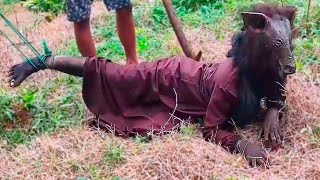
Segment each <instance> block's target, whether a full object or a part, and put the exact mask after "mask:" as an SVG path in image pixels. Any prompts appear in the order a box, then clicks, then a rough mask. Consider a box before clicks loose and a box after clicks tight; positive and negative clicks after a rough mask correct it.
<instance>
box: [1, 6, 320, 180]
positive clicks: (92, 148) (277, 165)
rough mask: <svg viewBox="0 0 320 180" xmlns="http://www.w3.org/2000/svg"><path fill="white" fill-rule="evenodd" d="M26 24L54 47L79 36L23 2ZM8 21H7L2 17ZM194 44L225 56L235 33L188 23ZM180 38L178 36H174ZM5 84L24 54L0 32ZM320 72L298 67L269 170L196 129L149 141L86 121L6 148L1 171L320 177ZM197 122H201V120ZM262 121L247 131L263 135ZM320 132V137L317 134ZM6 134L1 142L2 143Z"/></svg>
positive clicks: (33, 36) (7, 175)
mask: <svg viewBox="0 0 320 180" xmlns="http://www.w3.org/2000/svg"><path fill="white" fill-rule="evenodd" d="M17 9H18V10H17V11H18V13H16V14H15V13H11V14H10V15H9V18H10V19H12V20H14V19H15V16H17V18H18V19H23V20H21V21H20V20H19V27H20V28H21V27H26V28H28V26H30V24H31V25H34V26H37V28H36V30H34V31H30V32H28V38H29V39H30V40H35V41H36V40H39V39H47V40H48V43H49V46H50V47H51V48H52V49H54V50H55V49H58V48H60V49H61V48H63V47H64V46H65V44H66V43H67V42H68V41H69V40H70V39H72V38H73V29H72V24H70V23H68V22H67V21H66V17H65V16H64V15H63V16H60V17H57V18H55V19H54V20H53V22H51V23H48V22H45V21H40V20H39V19H41V18H39V17H37V15H34V14H32V13H30V12H26V11H24V10H22V9H19V7H17ZM95 9H96V11H95V12H94V15H93V16H94V17H95V18H94V22H95V23H97V22H99V18H100V17H102V16H103V15H105V14H106V13H107V11H106V10H105V7H104V5H102V3H101V2H98V3H95ZM0 26H1V24H0ZM186 32H187V36H188V38H189V39H191V40H192V41H193V42H195V43H194V44H193V45H194V46H195V47H197V48H199V49H202V50H203V51H204V55H205V58H206V60H208V59H213V58H214V59H221V60H222V59H223V58H224V57H225V54H226V52H227V50H228V49H229V39H228V38H226V40H225V42H224V43H221V42H220V41H215V40H209V39H208V38H207V37H208V34H206V33H205V32H204V33H201V32H198V31H196V30H187V31H186ZM172 41H173V43H174V44H177V41H176V40H172ZM0 59H1V60H0V82H1V83H0V85H1V87H4V88H5V89H7V90H8V91H9V92H12V93H14V92H15V91H16V90H13V89H10V88H9V87H8V85H7V83H6V78H5V75H6V71H7V70H8V68H9V67H10V66H11V65H13V64H14V63H17V62H20V61H21V57H20V56H19V55H18V54H16V53H15V52H14V51H13V50H12V48H11V47H8V43H7V42H6V40H5V39H3V38H2V37H0ZM56 76H59V75H58V74H57V73H54V72H41V73H38V74H37V75H35V76H32V78H30V79H28V80H27V81H26V83H24V84H23V85H22V86H21V87H20V88H24V86H28V85H30V84H32V83H34V81H36V82H37V83H38V82H39V83H40V84H41V83H44V82H46V81H48V80H50V79H52V78H54V77H56ZM319 83H320V76H319V71H318V72H314V73H313V74H311V75H306V74H303V73H296V74H295V75H293V76H292V77H291V78H290V79H289V82H288V86H287V94H288V106H289V111H288V114H287V116H286V118H285V120H286V125H285V143H284V147H283V148H282V149H280V150H278V151H277V152H271V156H272V166H271V168H270V169H268V170H264V169H261V168H250V167H249V166H248V165H247V164H246V162H245V160H244V159H243V157H241V156H240V155H232V154H229V153H228V152H226V151H225V150H223V149H222V148H221V147H219V146H217V145H215V144H211V143H208V142H206V141H204V140H203V139H202V138H201V134H200V133H199V132H197V133H196V134H195V135H191V136H185V135H182V134H181V133H178V132H172V134H170V135H166V136H162V137H155V138H154V139H153V140H152V141H151V142H149V143H137V142H135V141H133V140H132V139H122V138H118V137H114V136H112V135H110V134H106V133H104V132H100V131H98V130H92V129H89V128H88V127H87V126H86V125H83V126H82V127H80V128H76V129H62V130H60V131H59V132H57V133H55V134H54V135H50V136H47V135H42V136H40V137H38V138H36V139H35V140H33V141H32V142H31V143H30V144H29V145H19V146H18V147H16V148H14V149H12V150H7V149H4V148H1V149H0V179H77V178H78V177H88V178H89V179H112V178H113V177H119V178H121V179H141V180H142V179H199V180H202V179H274V180H276V179H279V180H280V179H299V180H300V179H307V180H317V179H318V180H320V144H319V139H320V137H319V134H315V133H314V132H313V131H314V130H315V128H317V127H319V125H320V87H319V85H320V84H319ZM195 128H196V127H195ZM256 130H257V126H255V125H254V126H252V127H248V128H246V129H245V130H241V131H240V133H241V134H242V135H243V136H244V137H246V138H248V139H250V140H252V141H258V140H257V131H256ZM314 138H317V140H318V141H314ZM3 143H4V142H1V144H3ZM110 146H116V147H121V149H122V150H123V156H122V157H121V159H120V160H119V161H121V163H117V164H115V165H106V164H105V163H104V160H103V159H104V154H105V153H106V149H108V148H107V147H110Z"/></svg>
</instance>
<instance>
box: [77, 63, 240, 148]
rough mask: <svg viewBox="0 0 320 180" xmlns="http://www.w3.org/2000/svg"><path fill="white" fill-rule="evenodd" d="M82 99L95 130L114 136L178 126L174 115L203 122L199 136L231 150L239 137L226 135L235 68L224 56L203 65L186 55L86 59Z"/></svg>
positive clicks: (232, 103)
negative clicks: (124, 61)
mask: <svg viewBox="0 0 320 180" xmlns="http://www.w3.org/2000/svg"><path fill="white" fill-rule="evenodd" d="M84 69H85V70H84V82H83V98H84V101H85V104H86V105H87V107H88V108H89V110H90V111H91V112H92V113H93V114H95V115H96V116H97V117H98V118H97V124H96V125H97V126H98V127H100V128H103V129H113V130H115V132H116V133H117V134H119V135H123V136H127V137H128V136H131V135H135V134H140V135H146V134H147V133H148V132H153V133H161V132H167V131H170V130H172V129H175V128H178V127H179V125H180V123H181V122H180V121H179V120H178V119H175V118H172V116H171V113H173V112H174V116H177V117H179V118H181V119H184V120H188V119H189V121H190V122H192V123H197V122H198V120H197V119H198V118H204V125H203V130H202V132H203V136H204V138H205V139H206V140H208V141H214V142H215V143H221V145H222V146H224V147H225V148H227V149H229V150H230V151H233V150H234V149H235V143H236V141H237V140H239V139H240V137H239V136H238V135H237V134H235V133H233V132H228V131H227V127H228V120H229V117H230V116H231V114H232V112H233V109H234V108H235V107H236V106H237V104H238V102H239V100H238V97H237V96H238V92H237V89H238V70H237V68H236V66H235V63H234V61H233V60H232V59H231V58H229V59H226V60H225V61H223V62H222V63H217V64H203V63H199V62H196V61H194V60H192V59H189V58H186V57H176V58H168V59H162V60H159V61H156V62H154V63H149V62H144V63H141V64H138V65H130V66H121V65H117V64H114V63H111V62H110V61H108V60H105V59H98V58H88V59H87V61H86V63H85V68H84Z"/></svg>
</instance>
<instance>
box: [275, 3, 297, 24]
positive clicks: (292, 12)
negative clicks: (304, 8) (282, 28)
mask: <svg viewBox="0 0 320 180" xmlns="http://www.w3.org/2000/svg"><path fill="white" fill-rule="evenodd" d="M278 10H279V14H280V15H281V16H284V17H286V18H288V20H289V21H290V23H291V24H292V23H293V21H294V18H295V16H296V12H297V8H296V7H294V6H284V7H279V8H278Z"/></svg>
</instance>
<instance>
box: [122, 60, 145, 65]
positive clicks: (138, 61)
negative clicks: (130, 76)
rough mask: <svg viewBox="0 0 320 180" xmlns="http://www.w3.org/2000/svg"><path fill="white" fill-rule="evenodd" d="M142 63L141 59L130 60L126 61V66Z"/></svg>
mask: <svg viewBox="0 0 320 180" xmlns="http://www.w3.org/2000/svg"><path fill="white" fill-rule="evenodd" d="M141 62H143V61H142V60H141V59H139V60H132V59H128V60H127V61H126V65H131V64H139V63H141Z"/></svg>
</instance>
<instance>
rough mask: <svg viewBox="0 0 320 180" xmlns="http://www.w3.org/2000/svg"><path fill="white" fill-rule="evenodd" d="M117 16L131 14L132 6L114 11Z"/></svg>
mask: <svg viewBox="0 0 320 180" xmlns="http://www.w3.org/2000/svg"><path fill="white" fill-rule="evenodd" d="M116 12H117V15H120V16H121V15H127V14H132V4H130V5H129V6H126V7H123V8H120V9H117V10H116Z"/></svg>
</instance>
